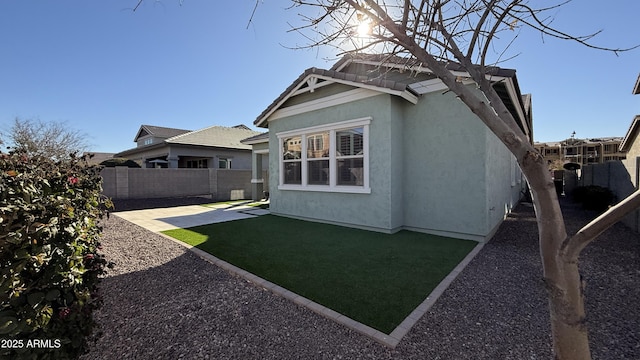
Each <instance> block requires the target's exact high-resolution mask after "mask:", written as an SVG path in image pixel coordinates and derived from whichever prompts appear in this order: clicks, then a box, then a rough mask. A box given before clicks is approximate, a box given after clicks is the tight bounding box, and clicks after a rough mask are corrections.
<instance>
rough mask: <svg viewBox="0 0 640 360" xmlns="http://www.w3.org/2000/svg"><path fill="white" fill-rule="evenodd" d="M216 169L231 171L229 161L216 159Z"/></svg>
mask: <svg viewBox="0 0 640 360" xmlns="http://www.w3.org/2000/svg"><path fill="white" fill-rule="evenodd" d="M218 169H231V159H228V158H218Z"/></svg>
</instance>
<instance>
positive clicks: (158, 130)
mask: <svg viewBox="0 0 640 360" xmlns="http://www.w3.org/2000/svg"><path fill="white" fill-rule="evenodd" d="M188 132H191V130H185V129H174V128H168V127H162V126H154V125H142V126H140V130H138V133H137V134H136V137H135V138H134V139H133V141H135V142H137V141H138V138H140V137H142V136H146V135H151V136H153V137H157V138H164V139H168V138H170V137H173V136H177V135H181V134H185V133H188Z"/></svg>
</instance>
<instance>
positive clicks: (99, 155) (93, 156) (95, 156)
mask: <svg viewBox="0 0 640 360" xmlns="http://www.w3.org/2000/svg"><path fill="white" fill-rule="evenodd" d="M83 155H87V162H88V163H89V164H90V165H98V164H100V163H101V162H103V161H105V160H108V159H112V158H113V155H114V153H104V152H93V151H85V152H84V154H83Z"/></svg>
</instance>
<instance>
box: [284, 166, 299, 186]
mask: <svg viewBox="0 0 640 360" xmlns="http://www.w3.org/2000/svg"><path fill="white" fill-rule="evenodd" d="M284 183H285V184H301V183H302V163H301V162H299V161H294V162H286V163H284Z"/></svg>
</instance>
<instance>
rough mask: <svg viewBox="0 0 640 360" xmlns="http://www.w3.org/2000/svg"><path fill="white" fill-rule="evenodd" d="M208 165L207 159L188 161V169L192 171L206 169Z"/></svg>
mask: <svg viewBox="0 0 640 360" xmlns="http://www.w3.org/2000/svg"><path fill="white" fill-rule="evenodd" d="M207 165H208V164H207V159H201V160H187V168H190V169H206V168H207V167H208V166H207Z"/></svg>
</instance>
